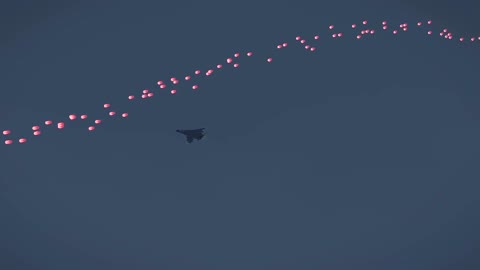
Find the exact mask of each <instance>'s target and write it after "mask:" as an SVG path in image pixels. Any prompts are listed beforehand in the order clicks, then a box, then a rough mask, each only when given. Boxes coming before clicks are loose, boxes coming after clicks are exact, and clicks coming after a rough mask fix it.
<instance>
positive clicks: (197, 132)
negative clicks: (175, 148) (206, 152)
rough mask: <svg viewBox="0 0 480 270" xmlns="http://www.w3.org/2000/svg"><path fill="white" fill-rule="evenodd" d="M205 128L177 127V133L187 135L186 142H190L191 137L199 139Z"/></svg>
mask: <svg viewBox="0 0 480 270" xmlns="http://www.w3.org/2000/svg"><path fill="white" fill-rule="evenodd" d="M204 130H205V128H199V129H177V130H176V131H177V132H178V133H182V134H183V135H185V136H186V137H187V143H192V142H193V139H196V140H197V141H200V140H201V139H202V138H203V137H204V136H205V133H204V132H203V131H204Z"/></svg>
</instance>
